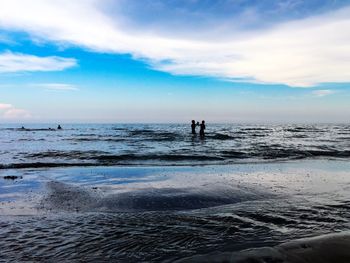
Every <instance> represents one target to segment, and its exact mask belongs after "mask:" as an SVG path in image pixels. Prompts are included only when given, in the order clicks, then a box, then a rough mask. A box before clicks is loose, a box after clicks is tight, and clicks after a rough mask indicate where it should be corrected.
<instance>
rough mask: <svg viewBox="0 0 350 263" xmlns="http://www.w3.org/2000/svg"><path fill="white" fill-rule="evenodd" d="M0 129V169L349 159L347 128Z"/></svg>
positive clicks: (75, 126)
mask: <svg viewBox="0 0 350 263" xmlns="http://www.w3.org/2000/svg"><path fill="white" fill-rule="evenodd" d="M19 128H20V127H19V126H18V125H17V126H16V125H5V124H1V125H0V161H1V162H0V168H30V167H53V166H54V167H57V166H80V165H85V166H87V165H89V166H106V165H203V164H232V163H239V162H246V163H250V162H262V161H275V160H292V159H315V158H330V159H349V157H350V125H348V124H339V125H326V124H325V125H306V124H305V125H238V124H210V123H208V124H207V129H206V137H205V139H204V140H201V139H200V138H199V136H198V135H197V136H192V134H190V124H188V125H187V124H118V125H117V124H115V125H96V124H94V125H93V124H85V125H78V124H67V125H63V130H56V129H55V128H56V127H54V126H52V125H51V129H50V125H43V124H40V125H27V126H26V127H25V129H19Z"/></svg>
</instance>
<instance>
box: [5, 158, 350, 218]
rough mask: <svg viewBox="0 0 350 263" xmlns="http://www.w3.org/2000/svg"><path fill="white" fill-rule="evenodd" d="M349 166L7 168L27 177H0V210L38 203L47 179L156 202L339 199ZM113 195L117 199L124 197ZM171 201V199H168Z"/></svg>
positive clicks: (316, 163)
mask: <svg viewBox="0 0 350 263" xmlns="http://www.w3.org/2000/svg"><path fill="white" fill-rule="evenodd" d="M349 168H350V164H348V163H347V162H339V161H302V162H287V163H283V162H281V163H271V164H249V165H247V164H238V165H232V166H203V167H98V168H93V169H92V168H60V169H37V170H7V171H5V170H4V171H2V173H1V176H2V177H3V176H5V175H16V176H22V177H23V178H22V179H17V180H4V179H3V178H1V179H0V201H1V207H0V209H1V210H3V212H4V213H10V214H11V212H9V211H5V210H8V209H5V207H8V206H9V205H8V204H10V206H11V207H12V210H14V209H18V208H19V204H20V203H24V204H25V203H26V202H27V201H28V203H27V205H24V206H27V207H29V206H33V204H34V203H35V202H36V203H38V202H39V200H40V199H41V198H42V196H43V195H44V194H45V193H46V192H47V190H48V189H47V187H46V183H47V182H51V181H54V182H61V183H64V184H67V185H72V186H75V187H77V189H84V190H87V191H90V192H94V193H95V192H98V193H99V194H100V195H101V196H103V197H107V198H109V197H110V196H111V195H115V194H122V193H131V195H134V196H135V194H137V195H139V198H142V197H143V195H144V196H145V197H146V196H147V197H148V198H154V200H155V198H156V197H157V198H158V197H159V196H166V198H169V197H170V198H171V196H174V198H175V196H176V193H177V192H178V193H182V194H183V198H187V197H188V196H193V195H196V196H197V197H198V196H200V198H202V199H203V198H204V197H205V198H208V196H210V198H212V197H215V198H221V199H222V198H228V199H230V198H232V200H236V201H237V200H246V199H251V198H252V196H255V197H254V198H255V199H267V198H271V196H275V197H276V196H280V197H282V198H288V196H289V197H290V198H292V197H293V198H305V199H310V200H311V199H312V200H313V201H314V202H324V201H327V202H331V203H336V202H337V200H343V199H346V197H347V196H348V192H349V191H348V190H349V189H350V179H349V176H348V175H349V172H348V171H349V170H350V169H349ZM171 189H174V191H172V190H171ZM170 190H171V191H170ZM77 191H78V190H77ZM176 191H177V192H176ZM141 192H142V195H140V193H141ZM177 197H179V196H177ZM180 197H181V196H180ZM114 198H116V199H115V200H117V199H118V198H119V197H118V196H114ZM202 199H201V200H202ZM154 200H153V201H150V202H154ZM167 200H168V201H167V202H169V199H167ZM112 201H113V200H112ZM112 201H111V200H110V201H109V202H112ZM236 201H235V202H236ZM163 202H164V200H163ZM232 202H234V201H232ZM5 204H6V205H5ZM21 206H23V205H21ZM34 206H35V205H34Z"/></svg>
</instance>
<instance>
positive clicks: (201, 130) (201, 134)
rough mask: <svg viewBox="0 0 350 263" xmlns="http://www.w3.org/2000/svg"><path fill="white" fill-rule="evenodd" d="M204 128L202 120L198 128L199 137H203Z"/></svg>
mask: <svg viewBox="0 0 350 263" xmlns="http://www.w3.org/2000/svg"><path fill="white" fill-rule="evenodd" d="M204 130H205V121H202V123H201V124H200V130H199V135H200V137H201V139H204Z"/></svg>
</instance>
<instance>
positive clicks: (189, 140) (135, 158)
mask: <svg viewBox="0 0 350 263" xmlns="http://www.w3.org/2000/svg"><path fill="white" fill-rule="evenodd" d="M62 126H63V130H55V127H54V126H52V125H51V129H48V128H49V127H50V125H42V124H41V125H26V127H25V129H19V128H20V127H18V126H15V125H4V124H2V125H1V126H0V168H1V169H0V247H1V250H0V262H2V261H4V262H57V261H62V262H82V261H83V262H174V261H180V262H202V261H203V259H206V260H207V262H240V263H246V262H279V263H290V262H349V258H350V255H348V254H349V252H348V251H349V242H348V240H350V234H349V232H348V231H349V229H350V202H349V200H350V199H349V198H350V194H349V193H350V191H349V190H350V162H349V157H350V125H345V124H339V125H237V124H235V125H234V124H231V125H222V124H220V125H218V124H210V123H208V124H207V130H206V132H207V135H206V138H205V139H204V140H201V139H200V138H199V136H192V135H191V134H190V125H184V124H171V125H164V124H137V125H136V124H135V125H131V124H125V125H121V124H118V125H92V124H85V125H80V124H79V125H78V124H76V125H75V124H74V125H73V124H71V125H68V124H67V125H62ZM338 232H339V233H341V235H344V236H345V238H343V239H341V240H343V241H341V242H338V243H337V246H336V247H337V253H338V254H339V253H340V254H341V255H342V261H339V260H338V261H337V260H335V258H336V257H335V256H334V254H332V253H331V252H332V251H335V249H329V252H328V253H327V255H325V256H323V255H322V251H320V250H322V249H320V246H319V245H318V243H317V242H316V245H315V244H313V243H312V242H311V243H310V242H308V241H305V242H304V241H303V242H301V243H300V242H299V243H297V244H298V245H295V244H294V245H292V246H291V245H288V244H289V243H288V242H291V241H293V240H296V239H299V238H309V237H315V236H319V235H323V234H332V235H333V234H334V233H338ZM344 233H345V234H344ZM321 240H323V239H322V238H321ZM326 240H327V239H326ZM325 242H326V243H325V244H326V248H327V247H331V244H330V245H329V246H328V245H327V241H325ZM281 244H282V245H281ZM285 247H293V249H294V250H296V251H297V253H299V254H298V255H300V253H310V251H311V252H312V253H313V256H314V258H315V257H316V258H317V260H315V259H314V260H311V261H310V260H309V261H307V260H306V261H303V259H301V258H300V257H298V260H300V261H290V260H289V258H288V253H290V252H288V251H286V250H285ZM323 251H325V249H323ZM315 255H316V256H315ZM346 255H347V256H346ZM326 258H327V260H328V261H327V260H325V259H326ZM319 259H320V260H319ZM323 260H324V261H323Z"/></svg>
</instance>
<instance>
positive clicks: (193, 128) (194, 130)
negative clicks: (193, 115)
mask: <svg viewBox="0 0 350 263" xmlns="http://www.w3.org/2000/svg"><path fill="white" fill-rule="evenodd" d="M196 126H197V125H196V122H195V121H194V120H192V124H191V128H192V134H196Z"/></svg>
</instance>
